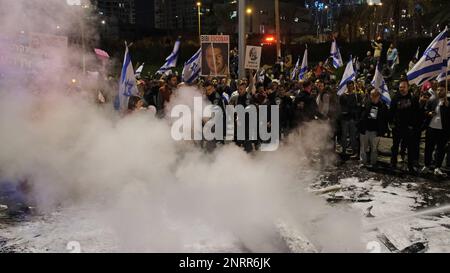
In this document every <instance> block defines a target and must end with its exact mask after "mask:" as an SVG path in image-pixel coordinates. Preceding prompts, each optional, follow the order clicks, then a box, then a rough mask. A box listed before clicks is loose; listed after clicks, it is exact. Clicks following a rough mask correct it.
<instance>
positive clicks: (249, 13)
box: [245, 8, 253, 33]
mask: <svg viewBox="0 0 450 273" xmlns="http://www.w3.org/2000/svg"><path fill="white" fill-rule="evenodd" d="M245 13H247V15H248V16H249V17H250V33H253V15H252V14H253V10H252V8H247V9H246V10H245Z"/></svg>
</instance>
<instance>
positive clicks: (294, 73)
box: [291, 57, 300, 81]
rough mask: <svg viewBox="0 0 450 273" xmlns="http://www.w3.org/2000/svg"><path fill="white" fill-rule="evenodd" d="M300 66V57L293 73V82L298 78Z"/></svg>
mask: <svg viewBox="0 0 450 273" xmlns="http://www.w3.org/2000/svg"><path fill="white" fill-rule="evenodd" d="M299 66H300V57H298V59H297V63H295V67H294V70H293V71H292V73H291V80H292V81H293V80H295V77H296V76H297V72H298V68H299Z"/></svg>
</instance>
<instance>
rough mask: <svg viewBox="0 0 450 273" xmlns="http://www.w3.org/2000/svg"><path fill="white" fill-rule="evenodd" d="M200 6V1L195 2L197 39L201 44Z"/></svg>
mask: <svg viewBox="0 0 450 273" xmlns="http://www.w3.org/2000/svg"><path fill="white" fill-rule="evenodd" d="M201 7H202V3H201V2H197V15H198V41H199V43H200V44H201V42H202V41H201V36H202V23H201V15H202V13H201Z"/></svg>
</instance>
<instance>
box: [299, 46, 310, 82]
mask: <svg viewBox="0 0 450 273" xmlns="http://www.w3.org/2000/svg"><path fill="white" fill-rule="evenodd" d="M307 72H308V47H306V49H305V54H303V61H302V66H301V67H300V71H299V72H298V79H299V80H300V81H301V80H304V79H305V76H306V73H307Z"/></svg>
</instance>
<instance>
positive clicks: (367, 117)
mask: <svg viewBox="0 0 450 273" xmlns="http://www.w3.org/2000/svg"><path fill="white" fill-rule="evenodd" d="M380 98H381V95H380V93H379V92H378V91H377V90H375V89H374V90H372V91H371V92H370V100H369V101H368V102H367V103H366V105H365V107H364V108H363V111H362V114H361V119H360V121H359V123H358V130H359V132H360V138H359V139H360V144H361V146H360V161H361V164H363V165H368V166H369V167H371V166H374V165H376V163H377V158H378V144H379V143H380V137H381V136H383V135H384V133H385V132H386V131H387V120H388V109H387V107H386V105H384V104H383V102H381V100H380ZM369 149H370V160H368V158H367V152H368V150H369Z"/></svg>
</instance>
